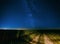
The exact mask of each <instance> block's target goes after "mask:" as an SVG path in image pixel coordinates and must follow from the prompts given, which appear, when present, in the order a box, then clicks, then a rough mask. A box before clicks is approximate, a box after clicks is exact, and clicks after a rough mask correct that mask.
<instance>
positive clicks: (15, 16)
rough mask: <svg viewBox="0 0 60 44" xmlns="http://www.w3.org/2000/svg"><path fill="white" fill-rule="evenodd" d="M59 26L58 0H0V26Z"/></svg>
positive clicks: (59, 6)
mask: <svg viewBox="0 0 60 44" xmlns="http://www.w3.org/2000/svg"><path fill="white" fill-rule="evenodd" d="M36 27H37V28H38V27H40V28H60V0H0V28H36Z"/></svg>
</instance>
